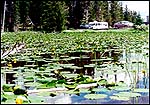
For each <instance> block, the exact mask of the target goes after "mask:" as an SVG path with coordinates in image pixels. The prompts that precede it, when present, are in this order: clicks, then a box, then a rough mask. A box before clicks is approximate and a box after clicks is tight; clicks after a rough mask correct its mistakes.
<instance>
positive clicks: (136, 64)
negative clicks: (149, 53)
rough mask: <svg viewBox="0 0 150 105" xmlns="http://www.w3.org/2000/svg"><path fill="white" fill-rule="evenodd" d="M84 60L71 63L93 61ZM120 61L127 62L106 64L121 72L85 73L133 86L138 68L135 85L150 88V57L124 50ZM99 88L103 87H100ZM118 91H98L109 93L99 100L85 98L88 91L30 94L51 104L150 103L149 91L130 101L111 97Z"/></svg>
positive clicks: (109, 67) (93, 69)
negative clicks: (43, 94)
mask: <svg viewBox="0 0 150 105" xmlns="http://www.w3.org/2000/svg"><path fill="white" fill-rule="evenodd" d="M82 61H83V60H80V59H76V60H73V61H72V62H71V61H70V63H73V62H74V63H75V65H76V66H79V67H82V66H83V65H86V64H89V63H91V62H90V61H89V59H88V58H86V59H84V63H82ZM118 61H119V62H125V63H122V65H113V64H108V65H107V66H106V69H109V70H110V71H113V70H119V73H117V74H114V73H107V72H102V71H98V70H97V69H98V68H99V67H94V68H92V69H91V71H92V72H90V73H88V72H85V71H84V73H85V74H86V73H87V74H89V75H91V76H92V77H94V78H97V77H100V76H103V77H104V78H107V79H109V80H110V82H119V81H124V82H125V83H126V84H128V86H131V84H132V83H133V82H134V77H135V73H134V72H131V70H136V75H137V77H136V81H137V84H136V86H135V87H136V88H147V89H149V58H148V57H145V56H143V54H142V53H127V54H126V52H125V50H124V51H123V53H122V55H121V56H119V58H118ZM141 62H144V63H141ZM84 70H87V69H84ZM141 70H146V71H147V72H146V75H143V73H142V72H141ZM123 71H124V72H123ZM19 78H22V77H19ZM19 78H18V79H19ZM9 79H10V78H9ZM22 79H23V78H22ZM3 80H4V78H3V76H2V74H1V84H4V81H3ZM6 80H7V78H6ZM10 80H11V79H10ZM21 83H22V81H21ZM99 88H102V87H99ZM29 89H34V87H31V88H29ZM118 92H120V91H116V90H110V91H108V92H96V94H106V95H107V97H106V98H102V99H97V100H89V99H86V98H84V96H85V95H86V94H87V93H80V94H79V95H76V94H66V93H60V94H59V95H56V96H55V97H51V96H47V97H45V96H38V95H37V94H29V96H30V97H41V99H43V102H44V103H49V104H135V103H138V104H148V103H149V92H148V93H145V92H142V93H141V95H142V96H141V97H137V98H130V100H129V101H121V100H113V99H111V98H110V96H112V95H113V94H115V93H118ZM123 92H124V91H123ZM125 92H126V91H125Z"/></svg>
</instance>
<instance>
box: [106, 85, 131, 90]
mask: <svg viewBox="0 0 150 105" xmlns="http://www.w3.org/2000/svg"><path fill="white" fill-rule="evenodd" d="M109 89H114V90H117V91H124V90H130V89H131V88H130V87H121V86H114V87H109Z"/></svg>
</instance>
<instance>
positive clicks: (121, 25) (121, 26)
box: [113, 21, 134, 29]
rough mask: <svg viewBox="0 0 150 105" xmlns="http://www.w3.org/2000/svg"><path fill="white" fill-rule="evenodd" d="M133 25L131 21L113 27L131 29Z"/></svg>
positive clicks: (118, 23)
mask: <svg viewBox="0 0 150 105" xmlns="http://www.w3.org/2000/svg"><path fill="white" fill-rule="evenodd" d="M133 25H134V24H133V23H132V22H129V21H119V22H117V23H115V24H114V25H113V27H114V28H117V29H119V28H131V27H133Z"/></svg>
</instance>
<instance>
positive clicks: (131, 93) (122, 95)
mask: <svg viewBox="0 0 150 105" xmlns="http://www.w3.org/2000/svg"><path fill="white" fill-rule="evenodd" d="M114 95H116V96H119V97H137V96H141V94H139V93H133V92H119V93H116V94H114Z"/></svg>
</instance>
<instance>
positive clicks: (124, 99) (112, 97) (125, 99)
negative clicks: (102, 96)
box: [110, 96, 130, 101]
mask: <svg viewBox="0 0 150 105" xmlns="http://www.w3.org/2000/svg"><path fill="white" fill-rule="evenodd" d="M110 99H113V100H123V101H128V100H130V98H129V97H118V96H110Z"/></svg>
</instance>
